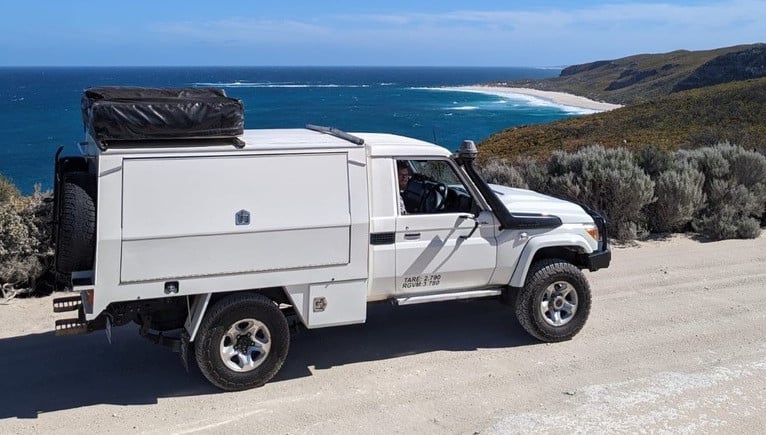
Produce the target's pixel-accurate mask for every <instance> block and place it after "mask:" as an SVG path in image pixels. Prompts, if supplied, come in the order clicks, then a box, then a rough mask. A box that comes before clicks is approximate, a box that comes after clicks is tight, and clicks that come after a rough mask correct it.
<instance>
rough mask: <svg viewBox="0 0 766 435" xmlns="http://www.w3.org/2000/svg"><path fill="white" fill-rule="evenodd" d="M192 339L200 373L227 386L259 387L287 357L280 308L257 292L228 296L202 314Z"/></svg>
mask: <svg viewBox="0 0 766 435" xmlns="http://www.w3.org/2000/svg"><path fill="white" fill-rule="evenodd" d="M199 331H200V332H199V336H198V337H197V340H196V341H195V356H196V358H197V364H198V366H199V368H200V371H202V374H203V375H205V377H206V378H207V379H208V380H209V381H210V382H211V383H212V384H213V385H215V386H216V387H218V388H220V389H222V390H226V391H238V390H246V389H248V388H254V387H260V386H261V385H263V384H265V383H266V382H268V381H269V380H270V379H271V378H272V377H274V375H276V374H277V372H278V371H279V369H280V368H281V367H282V364H283V363H284V361H285V359H286V358H287V351H288V348H289V345H290V331H289V329H288V324H287V319H285V316H284V314H282V312H281V311H280V309H279V307H278V306H277V305H276V304H275V303H274V302H273V301H271V300H270V299H268V298H266V297H265V296H263V295H259V294H252V293H248V294H240V295H231V296H228V297H226V298H224V299H221V300H220V301H219V302H218V303H216V304H215V305H214V306H213V307H212V308H211V309H210V311H208V313H207V314H206V315H205V318H204V319H203V321H202V324H201V325H200V329H199Z"/></svg>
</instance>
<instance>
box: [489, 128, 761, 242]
mask: <svg viewBox="0 0 766 435" xmlns="http://www.w3.org/2000/svg"><path fill="white" fill-rule="evenodd" d="M487 168H491V170H485V171H486V172H485V173H488V174H514V175H513V176H514V177H515V176H516V175H518V176H520V177H521V179H522V181H514V182H515V183H516V185H523V184H526V185H528V186H529V187H530V188H532V189H533V190H537V191H540V192H542V193H546V194H551V195H554V196H558V197H565V198H568V199H571V200H574V201H577V202H580V203H582V204H585V205H587V206H589V207H591V208H594V209H596V210H598V211H600V212H602V213H603V214H604V215H605V217H606V218H607V220H608V221H609V232H610V236H612V237H614V238H616V239H619V240H623V241H627V240H632V239H635V238H637V237H641V236H642V235H644V234H647V233H649V232H651V233H669V232H678V231H688V230H693V231H696V232H698V233H700V234H701V235H702V236H704V237H706V238H709V239H712V240H720V239H729V238H755V237H758V235H759V234H760V232H761V224H762V220H761V219H762V218H763V217H764V206H765V205H766V157H764V155H763V154H761V153H759V152H756V151H748V150H746V149H744V148H742V147H740V146H734V145H730V144H728V143H722V144H718V145H714V146H708V147H703V148H698V149H695V150H679V151H669V150H666V149H662V148H657V147H647V148H644V149H641V150H640V151H638V152H635V153H634V152H632V151H630V150H628V149H626V148H612V149H605V148H604V147H601V146H590V147H586V148H582V149H580V150H578V151H576V152H566V151H557V152H554V153H553V155H552V156H551V157H550V158H549V159H547V160H538V161H533V160H530V159H528V158H527V159H520V160H516V161H507V160H506V161H499V160H498V161H494V162H492V164H491V165H487ZM489 179H490V181H491V182H492V181H496V182H500V183H501V184H505V183H502V181H501V180H502V178H501V177H497V176H494V178H493V177H492V176H490V177H489ZM506 179H510V178H508V177H507V178H506Z"/></svg>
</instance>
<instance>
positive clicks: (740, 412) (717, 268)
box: [0, 237, 766, 434]
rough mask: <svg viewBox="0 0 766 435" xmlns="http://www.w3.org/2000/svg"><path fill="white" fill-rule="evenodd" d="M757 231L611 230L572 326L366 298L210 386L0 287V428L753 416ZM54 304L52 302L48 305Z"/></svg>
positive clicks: (412, 428)
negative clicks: (638, 238) (248, 377)
mask: <svg viewBox="0 0 766 435" xmlns="http://www.w3.org/2000/svg"><path fill="white" fill-rule="evenodd" d="M765 265H766V237H761V238H759V239H756V240H745V241H742V240H738V241H724V242H715V243H701V242H697V241H693V240H689V239H687V238H684V237H677V238H673V239H671V240H668V241H661V242H647V243H641V244H640V245H639V246H637V247H630V248H618V249H616V250H615V252H614V255H613V263H612V267H610V268H609V269H607V270H603V271H599V272H596V273H592V274H588V278H589V280H590V282H591V286H592V289H593V295H594V298H593V309H592V311H591V315H590V319H589V321H588V323H587V325H586V326H585V329H584V330H583V331H582V332H581V333H580V334H579V335H578V336H577V337H575V339H574V340H572V341H570V342H565V343H558V344H540V343H537V342H535V341H533V340H532V339H530V338H529V337H528V336H527V335H526V334H525V333H524V331H523V330H522V329H521V327H520V326H519V325H518V323H517V322H516V320H515V319H514V316H513V313H512V310H511V309H510V308H508V307H506V306H503V305H501V304H498V303H496V302H492V301H471V302H450V303H442V304H426V305H416V306H407V307H398V308H397V307H393V306H388V305H374V306H371V307H370V310H369V314H368V323H367V324H365V325H356V326H349V327H339V328H330V329H320V330H314V331H307V332H302V333H300V334H298V335H297V336H295V337H294V338H293V340H292V342H291V349H290V355H289V356H288V360H287V362H286V364H285V366H284V367H283V368H282V371H281V372H280V373H279V374H278V375H277V377H276V378H275V379H274V380H272V381H271V382H270V383H269V384H267V385H266V386H264V387H263V388H259V389H255V390H250V391H244V392H238V393H221V392H219V391H217V390H215V389H214V388H213V387H211V386H209V385H208V383H207V382H206V381H205V380H204V378H203V377H202V375H201V374H200V373H199V371H198V370H197V369H196V368H192V370H191V373H186V372H185V371H184V370H183V369H182V367H181V364H180V362H179V359H178V356H177V355H175V354H173V353H171V352H169V351H166V350H165V349H163V348H160V347H158V346H154V345H151V344H150V343H148V342H145V341H144V340H143V339H141V338H140V337H138V335H137V334H136V328H134V327H132V326H130V327H123V328H119V329H118V330H116V331H114V337H113V338H114V343H113V344H111V345H109V344H108V343H107V341H106V338H105V336H104V334H103V333H94V334H90V335H84V336H74V337H54V336H53V333H52V332H51V329H52V325H53V319H54V315H53V313H52V310H51V298H50V297H47V298H40V299H14V300H12V301H10V303H9V304H8V305H0V433H33V432H34V433H38V432H44V433H48V432H60V433H88V434H93V433H104V432H106V431H109V432H113V433H163V434H164V433H179V434H186V433H197V432H201V433H220V432H224V431H225V432H229V433H235V432H237V433H277V434H288V433H289V434H303V433H310V434H315V433H328V434H335V433H355V434H357V433H381V434H390V433H418V434H422V433H439V434H443V433H466V434H491V433H534V432H543V433H562V434H571V433H615V432H652V433H699V432H705V433H723V432H725V433H765V432H766V310H765V308H766V291H764V288H766V267H764V266H765ZM59 317H60V316H59Z"/></svg>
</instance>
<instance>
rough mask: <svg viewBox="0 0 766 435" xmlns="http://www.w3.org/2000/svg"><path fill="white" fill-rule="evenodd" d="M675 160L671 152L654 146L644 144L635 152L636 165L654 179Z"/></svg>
mask: <svg viewBox="0 0 766 435" xmlns="http://www.w3.org/2000/svg"><path fill="white" fill-rule="evenodd" d="M675 160H676V156H675V154H674V153H673V152H671V151H668V150H665V149H662V148H658V147H656V146H646V147H643V148H641V149H639V150H638V151H637V152H636V161H637V162H638V166H640V167H641V169H643V170H644V172H646V174H647V175H649V176H650V177H651V178H652V179H656V178H657V177H659V175H660V174H661V173H663V172H665V171H667V170H668V169H670V168H671V167H672V166H673V165H674V162H675Z"/></svg>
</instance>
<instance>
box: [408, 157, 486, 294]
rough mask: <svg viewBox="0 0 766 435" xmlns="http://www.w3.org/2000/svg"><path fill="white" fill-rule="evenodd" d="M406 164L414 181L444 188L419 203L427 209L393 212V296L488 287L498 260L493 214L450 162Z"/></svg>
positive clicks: (428, 161)
mask: <svg viewBox="0 0 766 435" xmlns="http://www.w3.org/2000/svg"><path fill="white" fill-rule="evenodd" d="M401 161H402V160H401V159H400V160H399V162H401ZM407 165H408V166H409V168H410V171H411V172H412V177H413V178H417V181H418V182H421V183H424V182H426V181H427V182H429V183H431V184H430V185H431V186H433V185H434V183H435V184H436V185H441V186H445V187H446V189H448V192H447V193H444V194H443V196H444V197H443V198H442V197H437V199H434V198H433V197H434V196H436V195H437V194H436V193H433V194H431V196H429V197H428V198H426V200H425V201H421V203H430V204H431V205H430V208H429V207H428V206H426V207H422V208H420V209H417V210H415V211H412V210H409V211H407V210H404V211H400V212H399V214H398V216H397V219H396V234H395V251H396V286H397V295H411V294H428V293H439V292H443V291H450V290H458V289H469V288H480V287H484V286H487V285H488V284H489V281H490V277H491V276H492V273H493V272H494V270H495V266H496V262H497V244H496V242H495V228H496V224H495V219H494V216H493V215H492V213H491V212H490V211H488V210H482V209H481V207H480V205H479V204H478V203H477V201H476V200H475V198H474V196H473V195H472V194H471V193H470V191H469V189H467V188H466V184H465V183H464V182H463V181H462V179H461V177H460V175H459V174H460V172H459V171H458V170H457V168H456V167H455V166H454V165H453V164H452V162H451V161H450V160H448V159H431V160H407ZM399 167H401V163H400V166H399ZM414 182H415V181H413V180H410V183H414ZM410 187H412V186H410ZM403 190H404V189H403ZM423 195H427V193H423ZM410 199H411V198H410ZM409 202H410V203H411V202H412V201H409ZM411 208H413V207H411ZM415 208H417V207H415Z"/></svg>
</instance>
